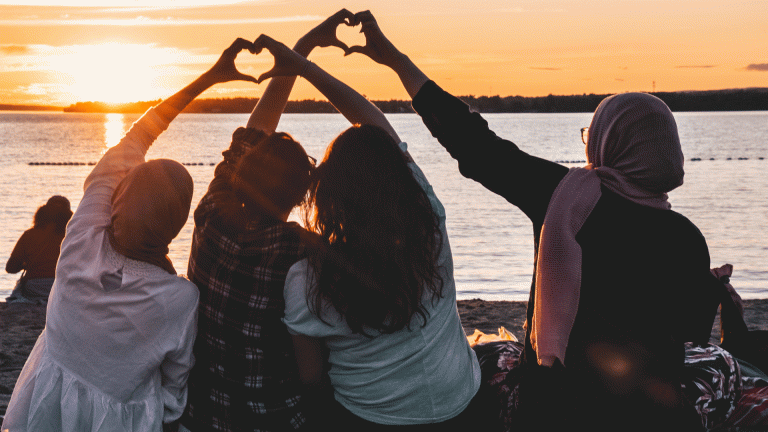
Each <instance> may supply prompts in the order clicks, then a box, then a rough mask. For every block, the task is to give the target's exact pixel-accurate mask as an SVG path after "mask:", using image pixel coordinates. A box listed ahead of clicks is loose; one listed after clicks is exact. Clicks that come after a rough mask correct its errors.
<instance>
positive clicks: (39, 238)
mask: <svg viewBox="0 0 768 432" xmlns="http://www.w3.org/2000/svg"><path fill="white" fill-rule="evenodd" d="M71 217H72V210H71V208H70V205H69V200H68V199H66V198H65V197H63V196H61V195H54V196H52V197H50V198H49V199H48V202H46V203H45V205H43V206H40V208H38V209H37V211H36V212H35V217H34V222H33V224H32V228H30V229H28V230H26V231H24V234H22V235H21V237H20V238H19V241H18V242H16V246H15V247H14V248H13V252H11V257H10V258H8V263H7V264H6V265H5V271H7V272H8V273H18V272H20V271H22V270H23V271H24V273H22V275H21V278H19V282H18V283H17V284H16V288H14V290H13V292H12V293H11V295H10V297H8V298H7V299H6V301H7V302H9V303H17V302H18V303H37V304H46V303H47V302H48V295H49V294H50V292H51V286H53V278H54V275H55V272H56V261H58V259H59V252H60V251H61V241H62V240H63V239H64V231H65V230H66V228H67V222H69V219H70V218H71Z"/></svg>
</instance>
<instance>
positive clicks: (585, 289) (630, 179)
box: [347, 12, 718, 430]
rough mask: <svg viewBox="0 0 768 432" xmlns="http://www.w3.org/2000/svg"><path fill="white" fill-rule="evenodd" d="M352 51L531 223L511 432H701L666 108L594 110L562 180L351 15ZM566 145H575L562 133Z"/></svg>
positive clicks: (693, 239)
mask: <svg viewBox="0 0 768 432" xmlns="http://www.w3.org/2000/svg"><path fill="white" fill-rule="evenodd" d="M356 19H357V20H358V21H359V22H360V23H361V24H362V26H363V33H365V36H366V45H365V46H363V47H352V48H350V49H349V50H348V52H347V53H348V54H349V53H351V52H359V53H363V54H365V55H368V56H369V57H371V58H372V59H373V60H375V61H377V62H378V63H381V64H384V65H386V66H389V67H390V68H392V69H393V70H394V71H395V72H396V73H397V74H398V76H399V77H400V79H401V81H402V83H403V85H404V86H405V89H406V90H407V91H408V93H409V94H410V95H411V97H413V107H414V109H415V110H416V111H417V112H418V114H419V115H421V117H422V119H423V121H424V123H425V124H426V126H427V127H428V128H429V130H430V131H431V132H432V135H433V136H435V137H436V138H437V139H438V140H439V141H440V144H442V145H443V146H444V147H445V148H446V150H448V151H449V152H450V154H451V156H453V157H454V158H455V159H456V160H457V161H458V163H459V170H460V171H461V173H462V174H463V175H464V176H465V177H468V178H471V179H474V180H476V181H478V182H480V183H481V184H483V185H484V186H485V187H486V188H488V189H489V190H491V191H493V192H495V193H497V194H499V195H501V196H503V197H504V198H505V199H507V200H508V201H509V202H510V203H512V204H514V205H515V206H517V207H518V208H519V209H520V210H522V211H523V212H524V213H525V214H526V215H527V216H528V217H529V218H530V219H531V222H532V223H533V229H534V232H533V233H534V243H535V246H536V253H535V258H534V259H535V266H534V269H535V275H534V278H533V283H532V286H531V295H530V301H529V307H528V318H527V322H526V325H527V327H526V328H527V330H526V338H525V352H524V353H523V357H522V363H523V367H522V368H521V369H520V370H521V372H522V374H523V376H524V378H523V379H522V383H521V385H520V387H519V389H518V391H519V401H520V406H519V410H518V413H519V415H520V416H521V417H524V418H525V424H521V425H520V426H521V427H522V428H521V430H567V429H571V428H573V427H575V426H581V425H587V426H588V427H589V429H590V430H596V429H597V430H662V429H667V430H688V429H691V428H696V427H701V424H700V422H699V420H698V419H697V417H696V412H695V411H694V410H693V408H692V407H690V406H689V405H688V404H687V402H686V400H685V398H684V396H683V393H682V388H681V384H680V379H681V373H682V366H683V354H684V351H683V344H684V343H685V342H694V343H706V342H707V341H708V340H709V334H710V331H711V328H712V322H713V319H714V315H715V313H716V308H717V304H718V301H717V299H716V290H715V287H716V284H717V281H716V280H715V279H714V278H713V277H712V276H711V274H710V273H709V267H710V263H709V252H708V249H707V245H706V242H705V241H704V238H703V236H702V235H701V233H700V232H699V230H698V229H697V228H696V226H695V225H693V224H692V223H691V222H690V221H689V220H688V219H686V218H685V217H684V216H682V215H680V214H679V213H676V212H674V211H672V210H670V208H671V206H670V204H669V202H668V200H667V195H666V194H667V192H669V191H671V190H673V189H674V188H676V187H678V186H680V185H681V184H682V183H683V155H682V151H681V148H680V140H679V138H678V134H677V126H676V124H675V120H674V117H673V116H672V113H671V112H670V111H669V108H668V107H667V106H666V105H665V104H664V103H663V102H662V101H661V100H659V99H658V98H656V97H654V96H651V95H647V94H638V93H630V94H622V95H616V96H613V97H610V98H607V99H606V100H604V101H603V102H602V103H601V104H600V106H599V107H598V109H597V110H596V112H595V115H594V117H593V119H592V124H591V126H590V128H589V137H588V140H585V144H586V153H587V159H588V165H587V166H585V167H583V168H574V169H571V170H569V169H568V168H566V167H564V166H562V165H559V164H557V163H554V162H550V161H547V160H543V159H540V158H537V157H534V156H531V155H529V154H527V153H525V152H523V151H522V150H520V149H519V148H518V147H517V146H516V145H515V144H513V143H512V142H509V141H506V140H504V139H502V138H499V137H498V136H496V134H495V133H494V132H493V131H491V130H490V129H489V128H488V123H487V122H486V121H485V120H484V119H483V118H482V117H481V116H480V114H478V113H473V112H471V111H470V109H469V107H468V106H467V105H466V104H464V103H463V102H462V101H460V100H459V99H457V98H455V97H453V96H451V95H450V94H448V93H446V92H445V91H443V90H442V89H441V88H440V87H438V86H437V84H435V83H434V82H432V81H430V80H429V78H427V76H426V75H425V74H424V73H423V72H422V71H421V70H419V68H418V67H416V66H415V65H414V64H413V62H411V60H410V59H409V58H408V57H407V56H406V55H404V54H402V53H401V52H400V51H398V50H397V48H395V47H394V46H393V45H392V43H391V42H389V40H387V39H386V37H384V35H383V34H382V33H381V30H380V29H379V27H378V25H377V23H376V21H375V19H374V18H373V16H372V15H371V14H370V13H369V12H361V13H358V14H356ZM575 132H576V131H575Z"/></svg>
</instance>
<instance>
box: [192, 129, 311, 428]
mask: <svg viewBox="0 0 768 432" xmlns="http://www.w3.org/2000/svg"><path fill="white" fill-rule="evenodd" d="M264 136H265V135H264V133H263V132H261V131H257V130H255V129H246V128H239V129H237V130H236V131H235V132H234V134H233V136H232V144H231V146H230V148H229V149H228V150H227V151H225V152H224V153H223V154H224V161H223V162H221V163H220V164H219V165H218V166H217V167H216V171H215V174H214V179H213V181H211V184H210V186H209V188H208V192H207V193H206V194H205V196H204V197H203V199H202V200H201V201H200V204H199V205H198V207H197V209H196V210H195V215H194V217H195V230H194V234H193V239H192V250H191V254H190V258H189V269H188V276H189V279H190V280H191V281H192V282H194V283H195V284H196V285H197V287H198V288H199V289H200V310H199V324H198V336H197V341H196V343H195V358H196V364H195V367H194V369H193V370H192V373H191V375H190V378H189V404H188V406H187V410H186V412H185V414H184V417H183V418H182V424H184V425H185V426H186V427H187V428H189V429H190V430H192V431H198V430H221V431H245V430H248V431H256V430H259V431H262V430H263V431H274V430H292V429H299V428H300V427H301V426H302V425H304V424H305V423H306V418H305V416H304V413H303V412H302V409H301V403H300V402H301V396H300V384H299V378H298V368H297V366H296V359H295V356H294V353H293V345H292V341H291V338H290V336H289V334H288V331H287V329H286V327H285V325H284V324H283V323H282V321H281V318H282V317H283V315H284V309H285V302H284V299H283V287H284V285H285V276H286V273H287V272H288V269H289V268H290V267H291V266H292V265H293V264H295V263H296V262H297V261H299V260H300V259H302V258H304V256H305V251H304V246H303V243H302V241H301V237H302V232H303V229H302V228H301V227H300V226H299V225H298V224H296V223H292V222H291V223H288V222H282V221H277V220H273V221H270V222H263V221H262V222H260V223H258V224H256V223H248V221H247V220H245V218H244V217H242V215H243V213H242V212H243V209H242V206H240V205H239V203H238V202H237V200H236V198H235V195H234V192H233V190H232V187H231V185H230V178H231V175H232V172H233V170H234V167H235V166H236V164H237V161H238V160H239V159H240V157H242V156H243V155H244V154H245V153H246V152H247V151H248V150H250V149H251V148H253V147H254V145H255V144H256V143H258V141H259V140H260V139H261V138H263V137H264Z"/></svg>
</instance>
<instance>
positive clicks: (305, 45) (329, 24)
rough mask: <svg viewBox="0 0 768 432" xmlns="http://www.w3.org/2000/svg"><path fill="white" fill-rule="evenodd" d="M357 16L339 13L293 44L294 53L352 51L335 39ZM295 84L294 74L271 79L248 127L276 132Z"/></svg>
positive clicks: (269, 132) (345, 11) (341, 11)
mask: <svg viewBox="0 0 768 432" xmlns="http://www.w3.org/2000/svg"><path fill="white" fill-rule="evenodd" d="M354 17H355V16H354V14H353V13H352V12H350V11H348V10H346V9H342V10H340V11H338V12H336V13H335V14H333V15H332V16H330V17H329V18H328V19H326V20H325V21H323V22H322V23H320V24H319V25H318V26H317V27H315V28H313V29H312V30H310V31H309V32H308V33H307V34H305V35H304V36H302V37H301V39H299V41H298V42H296V45H294V47H293V50H294V51H296V52H297V53H299V54H301V55H302V56H303V57H308V56H309V53H311V52H312V50H313V49H315V48H317V47H329V46H335V47H339V48H341V49H342V50H344V52H346V51H347V50H348V49H349V48H348V47H347V45H346V44H345V43H343V42H341V41H340V40H339V39H338V38H337V37H336V28H338V26H340V25H341V24H345V25H352V23H353V20H354ZM295 82H296V76H295V75H294V76H281V77H274V78H273V79H271V80H270V81H269V85H267V88H266V90H264V94H263V95H262V96H261V98H260V99H259V102H258V103H257V104H256V107H255V108H254V109H253V112H251V117H250V118H249V119H248V124H247V127H249V128H254V129H258V130H261V131H263V132H266V133H267V134H271V133H272V132H274V131H275V129H277V124H278V123H279V122H280V116H281V115H282V114H283V110H285V105H286V103H287V102H288V96H290V94H291V90H292V89H293V84H294V83H295Z"/></svg>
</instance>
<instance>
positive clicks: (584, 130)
mask: <svg viewBox="0 0 768 432" xmlns="http://www.w3.org/2000/svg"><path fill="white" fill-rule="evenodd" d="M581 141H582V142H583V143H584V145H587V141H589V128H588V127H583V128H581Z"/></svg>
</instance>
